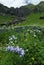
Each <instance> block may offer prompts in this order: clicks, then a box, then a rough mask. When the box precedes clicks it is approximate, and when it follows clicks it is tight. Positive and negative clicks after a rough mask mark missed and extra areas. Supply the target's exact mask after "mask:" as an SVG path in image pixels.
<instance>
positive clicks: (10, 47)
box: [6, 46, 14, 51]
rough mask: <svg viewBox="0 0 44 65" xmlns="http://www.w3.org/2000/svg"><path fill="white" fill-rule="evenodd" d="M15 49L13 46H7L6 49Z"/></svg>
mask: <svg viewBox="0 0 44 65" xmlns="http://www.w3.org/2000/svg"><path fill="white" fill-rule="evenodd" d="M13 49H14V47H13V46H8V47H7V48H6V51H13Z"/></svg>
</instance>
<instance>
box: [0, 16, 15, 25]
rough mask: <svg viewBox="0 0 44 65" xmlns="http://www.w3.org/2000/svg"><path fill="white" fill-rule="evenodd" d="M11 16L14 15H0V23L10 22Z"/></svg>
mask: <svg viewBox="0 0 44 65" xmlns="http://www.w3.org/2000/svg"><path fill="white" fill-rule="evenodd" d="M13 18H14V17H13V16H11V15H5V16H2V15H0V24H2V23H6V22H10V21H11V20H12V19H13Z"/></svg>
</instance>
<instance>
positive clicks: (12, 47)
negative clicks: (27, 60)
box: [6, 46, 25, 57]
mask: <svg viewBox="0 0 44 65" xmlns="http://www.w3.org/2000/svg"><path fill="white" fill-rule="evenodd" d="M6 51H12V52H16V53H18V54H19V55H20V57H23V56H24V54H25V52H24V50H23V49H22V48H20V47H19V46H17V47H14V46H8V47H7V48H6Z"/></svg>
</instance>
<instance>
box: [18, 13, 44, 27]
mask: <svg viewBox="0 0 44 65" xmlns="http://www.w3.org/2000/svg"><path fill="white" fill-rule="evenodd" d="M41 16H44V12H43V13H41V12H40V13H31V14H29V15H28V16H27V17H26V20H25V21H23V22H22V23H20V24H18V26H24V25H25V26H26V25H32V26H44V19H40V17H41Z"/></svg>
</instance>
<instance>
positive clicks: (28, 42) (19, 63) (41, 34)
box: [0, 13, 44, 65]
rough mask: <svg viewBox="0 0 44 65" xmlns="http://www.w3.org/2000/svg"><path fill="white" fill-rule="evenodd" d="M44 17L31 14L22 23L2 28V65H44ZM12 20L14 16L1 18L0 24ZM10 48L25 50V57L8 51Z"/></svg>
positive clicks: (0, 48) (41, 14) (0, 58)
mask: <svg viewBox="0 0 44 65" xmlns="http://www.w3.org/2000/svg"><path fill="white" fill-rule="evenodd" d="M43 15H44V13H31V14H30V15H28V16H27V17H26V20H25V21H23V22H22V23H19V24H16V25H14V26H13V25H12V26H9V27H6V26H5V27H0V65H44V19H41V20H40V16H43ZM12 19H13V16H9V15H8V16H0V24H1V23H3V22H9V21H10V20H12ZM8 46H14V47H17V46H19V47H20V48H21V49H22V48H23V49H24V52H25V54H24V56H22V57H20V55H19V53H17V52H13V51H10V50H8V51H6V48H7V47H8ZM17 49H18V48H17ZM18 51H19V50H18ZM22 53H23V52H22Z"/></svg>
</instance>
